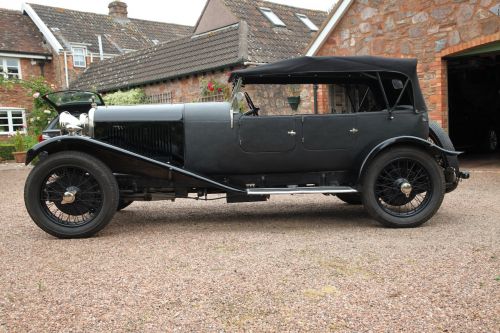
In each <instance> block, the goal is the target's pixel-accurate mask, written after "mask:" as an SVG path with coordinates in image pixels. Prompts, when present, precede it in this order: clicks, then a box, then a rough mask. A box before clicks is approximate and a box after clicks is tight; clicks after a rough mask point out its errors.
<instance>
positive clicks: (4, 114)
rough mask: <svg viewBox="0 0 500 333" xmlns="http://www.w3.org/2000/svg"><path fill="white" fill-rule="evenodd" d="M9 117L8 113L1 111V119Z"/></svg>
mask: <svg viewBox="0 0 500 333" xmlns="http://www.w3.org/2000/svg"><path fill="white" fill-rule="evenodd" d="M4 117H8V114H7V111H0V118H4Z"/></svg>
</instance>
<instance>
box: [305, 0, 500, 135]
mask: <svg viewBox="0 0 500 333" xmlns="http://www.w3.org/2000/svg"><path fill="white" fill-rule="evenodd" d="M499 16H500V3H499V2H498V1H494V0H480V1H479V0H478V1H462V0H460V1H456V0H425V1H395V0H341V1H339V3H338V4H337V6H336V7H335V8H334V10H332V12H331V15H330V17H329V18H328V20H327V21H326V22H325V24H324V25H323V26H322V28H321V30H320V32H319V33H318V35H317V37H316V38H315V39H314V40H313V41H312V42H311V43H310V45H309V47H308V49H307V55H310V56H313V55H317V56H328V55H337V56H347V55H378V56H388V57H396V58H397V57H404V58H406V57H411V58H417V59H418V61H419V65H418V73H419V80H420V85H421V88H422V90H423V92H424V95H425V99H426V102H427V107H428V109H429V111H430V115H431V117H432V119H434V120H435V121H437V122H439V123H440V124H441V125H442V127H444V128H445V129H447V130H449V131H450V134H451V136H452V139H453V137H458V136H460V135H461V134H464V133H460V131H463V130H461V129H460V126H459V124H460V123H462V124H463V123H467V122H468V121H469V119H470V118H467V117H470V115H466V114H465V113H464V111H463V107H462V106H461V105H460V104H463V103H464V102H463V99H460V98H462V97H464V96H465V95H467V97H466V98H467V99H468V103H469V104H468V105H469V106H470V107H471V109H474V108H476V107H477V108H478V109H479V105H482V104H485V101H489V102H490V103H489V109H490V110H489V111H488V112H490V113H491V112H496V113H500V109H498V108H499V103H498V102H499V101H500V88H499V87H500V17H499ZM481 81H483V82H481ZM459 95H462V96H459ZM333 98H334V97H332V94H330V93H329V92H328V91H327V90H326V89H323V90H320V91H319V100H320V103H321V108H322V109H323V111H325V112H327V110H329V109H330V108H331V105H332V104H334V103H335V101H333V100H332V99H333ZM495 104H496V108H497V109H495ZM487 108H488V107H487ZM477 112H479V111H477ZM489 116H492V117H493V115H489ZM498 116H499V114H497V115H496V117H498ZM488 119H489V118H488ZM498 134H499V135H500V133H498Z"/></svg>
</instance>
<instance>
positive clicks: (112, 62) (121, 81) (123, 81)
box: [72, 25, 245, 92]
mask: <svg viewBox="0 0 500 333" xmlns="http://www.w3.org/2000/svg"><path fill="white" fill-rule="evenodd" d="M244 31H245V28H244V25H242V26H233V27H229V28H227V29H223V30H219V31H217V32H213V33H210V34H206V35H202V36H199V37H193V38H191V37H186V38H181V39H179V40H175V41H171V42H168V43H163V44H159V45H157V46H155V47H151V48H148V49H145V50H142V51H137V52H131V53H128V54H125V55H122V56H118V57H114V58H111V59H107V60H104V61H101V62H98V63H96V64H93V65H92V66H90V67H89V68H88V69H87V70H86V71H85V72H84V73H83V74H82V75H81V76H80V77H79V78H78V79H77V80H76V82H74V83H73V84H72V88H73V89H82V90H85V89H86V90H89V89H92V90H93V89H95V90H98V91H100V92H106V91H111V90H117V89H126V88H129V87H134V86H138V85H142V84H146V83H152V82H158V81H163V80H167V79H171V78H177V77H180V76H185V75H190V74H194V73H200V72H203V71H207V70H212V69H217V68H223V67H226V66H229V65H237V64H241V63H242V62H243V61H244V59H245V55H244V49H245V48H244V45H243V44H242V38H241V36H242V34H243V33H244Z"/></svg>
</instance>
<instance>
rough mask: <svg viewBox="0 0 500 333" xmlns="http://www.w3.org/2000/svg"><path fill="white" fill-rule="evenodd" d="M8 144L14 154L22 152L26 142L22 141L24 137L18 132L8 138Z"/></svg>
mask: <svg viewBox="0 0 500 333" xmlns="http://www.w3.org/2000/svg"><path fill="white" fill-rule="evenodd" d="M10 143H11V144H12V145H13V146H14V148H15V149H16V152H20V151H24V149H25V148H26V142H25V141H24V135H23V134H21V133H20V132H19V131H16V134H14V135H13V136H12V137H11V138H10Z"/></svg>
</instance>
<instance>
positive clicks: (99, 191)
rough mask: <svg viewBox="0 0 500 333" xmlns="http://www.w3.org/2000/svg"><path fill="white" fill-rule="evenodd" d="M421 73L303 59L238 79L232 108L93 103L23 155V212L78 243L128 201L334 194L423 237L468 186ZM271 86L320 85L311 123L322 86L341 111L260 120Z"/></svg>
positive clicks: (398, 65)
mask: <svg viewBox="0 0 500 333" xmlns="http://www.w3.org/2000/svg"><path fill="white" fill-rule="evenodd" d="M416 64H417V63H416V60H408V59H387V58H375V57H302V58H296V59H291V60H286V61H282V62H278V63H274V64H270V65H264V66H260V67H255V68H250V69H244V70H238V71H235V72H233V73H232V75H231V78H230V81H231V82H232V83H233V88H234V89H233V90H234V91H233V98H232V100H231V103H193V104H180V105H144V106H120V107H106V106H98V105H96V104H97V103H96V101H95V98H91V99H89V100H86V101H85V102H86V103H87V104H88V106H89V107H90V106H92V108H91V109H90V110H89V112H88V114H82V115H80V117H79V118H76V117H74V116H72V115H71V110H68V111H69V112H62V113H61V114H60V117H59V118H60V119H59V122H60V128H61V130H62V131H63V134H65V135H63V136H58V137H55V138H52V139H49V140H47V141H44V142H42V143H40V144H38V145H37V146H35V147H34V148H33V149H31V150H30V151H29V152H28V157H27V163H30V162H32V161H33V160H34V159H35V158H36V157H38V158H39V162H38V163H37V164H36V166H35V167H34V168H33V170H32V171H31V173H30V175H29V177H28V179H27V181H26V186H25V202H26V207H27V210H28V212H29V214H30V216H31V217H32V219H33V220H34V221H35V223H36V224H37V225H38V226H39V227H40V228H42V229H43V230H45V231H46V232H48V233H50V234H52V235H55V236H57V237H62V238H71V237H87V236H91V235H93V234H95V233H96V232H98V231H99V230H101V229H102V228H103V227H104V226H105V225H106V224H107V223H108V222H110V220H111V219H112V218H113V215H114V214H115V212H116V211H117V210H120V209H123V208H125V207H126V206H127V205H129V204H130V203H132V202H133V201H139V200H147V201H149V200H171V201H173V200H175V199H179V198H194V199H209V198H213V197H212V195H217V196H218V197H217V198H219V197H221V195H223V196H224V198H225V199H226V200H227V202H228V203H239V202H257V201H266V200H268V199H269V197H270V196H271V195H279V194H325V195H336V196H338V197H339V198H340V199H341V200H344V201H346V202H348V203H351V204H361V203H362V204H363V205H364V207H365V208H366V210H367V211H368V212H369V213H370V214H371V216H373V218H375V219H376V220H378V221H380V222H381V223H382V224H383V225H385V226H389V227H415V226H419V225H421V224H422V223H424V222H426V221H427V220H428V219H430V218H431V217H432V216H433V215H434V214H435V213H436V211H437V210H438V209H439V207H440V205H441V203H442V201H443V198H444V195H445V193H446V192H450V191H453V190H454V189H455V188H456V187H457V184H458V182H459V180H460V179H461V178H468V174H467V173H466V172H461V171H460V170H459V166H458V160H457V155H458V154H459V153H458V152H456V151H455V150H454V148H453V145H452V144H451V141H450V140H449V138H448V136H447V135H446V134H445V133H444V132H443V131H442V130H441V129H440V128H439V126H436V125H435V124H434V123H430V122H429V116H428V114H427V108H426V105H425V102H424V99H423V96H422V93H421V91H420V88H419V83H418V79H417V74H416ZM269 84H272V85H273V86H281V85H288V84H294V85H298V84H300V85H303V86H304V85H311V86H312V87H313V91H314V92H315V94H314V100H315V101H316V104H315V105H314V110H315V111H318V110H319V109H318V105H317V104H318V98H317V97H318V96H317V95H318V91H319V90H320V89H319V87H321V89H323V90H325V91H326V90H328V89H330V90H335V89H337V90H336V92H335V91H334V92H333V93H332V96H334V97H332V98H340V97H338V96H340V95H342V96H341V97H342V103H343V106H342V107H340V106H339V105H340V104H342V103H340V102H339V101H340V99H339V101H335V102H334V103H333V105H334V107H332V108H330V109H329V112H328V113H324V114H316V113H313V112H312V110H311V112H306V113H301V114H291V115H283V116H273V115H269V116H263V115H261V116H259V111H260V110H259V108H258V107H257V106H256V105H255V104H254V102H253V101H252V98H251V96H250V95H251V94H249V93H248V92H251V91H252V90H250V89H248V91H247V93H243V91H245V90H247V88H248V87H250V86H252V85H256V86H258V87H261V85H269ZM254 91H257V90H254ZM338 91H342V94H341V93H339V92H338ZM335 96H336V97H335ZM245 101H246V104H247V106H246V110H247V111H246V112H244V113H242V112H240V108H241V105H242V103H244V102H245ZM69 104H70V105H71V103H69ZM73 104H74V103H73ZM91 104H92V105H91ZM63 108H64V106H63V105H60V109H63Z"/></svg>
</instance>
